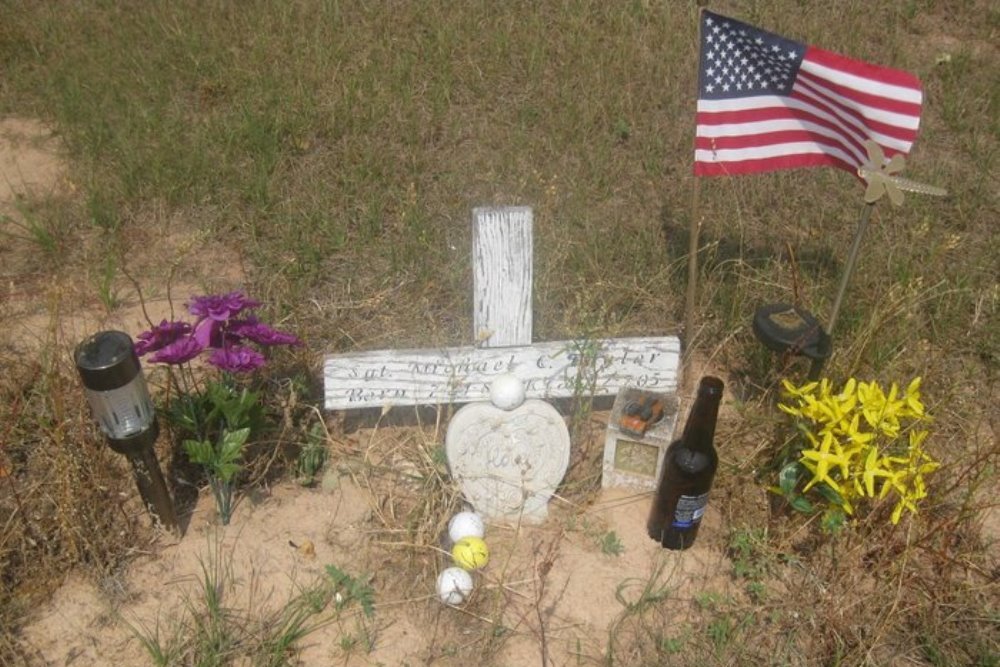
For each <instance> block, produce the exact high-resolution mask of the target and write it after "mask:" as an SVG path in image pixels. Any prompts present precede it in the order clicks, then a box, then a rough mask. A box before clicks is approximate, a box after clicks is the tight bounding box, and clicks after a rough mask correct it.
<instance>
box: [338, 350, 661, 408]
mask: <svg viewBox="0 0 1000 667" xmlns="http://www.w3.org/2000/svg"><path fill="white" fill-rule="evenodd" d="M594 345H595V354H594V359H593V361H594V363H593V364H592V366H591V372H592V373H593V376H592V377H593V379H594V388H593V394H594V395H595V396H611V395H614V394H616V393H617V392H618V390H619V389H621V388H622V387H625V386H626V385H628V386H633V387H646V388H649V389H653V390H656V391H660V392H672V391H676V388H677V368H678V365H679V359H680V344H679V342H678V340H677V339H676V338H672V337H663V338H618V339H607V340H601V341H594ZM577 347H578V346H574V344H573V343H572V342H569V341H556V342H546V343H535V344H534V345H526V346H519V347H503V348H475V347H454V348H445V349H438V350H388V351H379V352H355V353H350V354H342V355H330V356H328V357H327V358H326V364H325V368H324V373H325V377H326V408H327V409H328V410H343V409H349V408H364V407H372V406H381V405H421V404H424V405H426V404H431V405H433V404H443V403H466V402H470V401H487V400H489V395H490V391H489V390H490V383H491V382H492V380H493V379H494V378H496V377H499V376H501V375H503V374H505V373H510V374H513V375H515V376H517V377H518V378H519V379H520V380H521V381H522V382H523V383H524V388H525V395H526V397H527V398H561V397H567V396H572V395H573V393H574V390H575V387H576V378H577V374H578V371H579V368H580V361H581V359H580V356H581V355H580V354H579V352H578V350H577ZM584 361H585V362H586V361H587V360H584ZM590 377H591V376H590V375H588V374H587V373H585V374H584V376H583V378H581V381H584V382H585V381H587V380H588V379H589V378H590ZM588 393H589V391H588Z"/></svg>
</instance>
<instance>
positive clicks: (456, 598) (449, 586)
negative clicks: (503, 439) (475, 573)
mask: <svg viewBox="0 0 1000 667" xmlns="http://www.w3.org/2000/svg"><path fill="white" fill-rule="evenodd" d="M437 587H438V598H440V599H441V602H443V603H445V604H462V603H463V602H465V601H466V599H468V597H469V595H471V594H472V575H471V574H469V573H468V572H466V571H465V570H463V569H462V568H460V567H449V568H448V569H446V570H442V571H441V574H439V575H438V580H437Z"/></svg>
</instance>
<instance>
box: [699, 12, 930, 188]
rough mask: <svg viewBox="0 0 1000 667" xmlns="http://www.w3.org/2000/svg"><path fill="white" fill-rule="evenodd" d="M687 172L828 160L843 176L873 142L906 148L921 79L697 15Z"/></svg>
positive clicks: (916, 116)
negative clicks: (697, 52)
mask: <svg viewBox="0 0 1000 667" xmlns="http://www.w3.org/2000/svg"><path fill="white" fill-rule="evenodd" d="M700 53H701V55H700V66H699V73H698V113H697V117H696V121H697V130H696V133H695V156H694V173H695V175H696V176H720V175H727V174H748V173H754V172H761V171H772V170H775V169H794V168H797V167H812V166H818V165H832V166H836V167H841V168H843V169H847V170H849V171H852V172H856V170H857V168H858V167H859V166H861V165H862V164H864V163H865V162H867V158H866V152H865V149H864V146H863V143H864V141H865V140H867V139H872V140H874V141H875V142H876V143H878V144H879V145H880V146H882V148H883V150H884V152H885V154H886V157H892V156H893V155H894V154H896V153H903V154H906V153H908V152H909V150H910V147H911V146H912V145H913V140H914V139H915V138H916V135H917V127H918V126H919V124H920V107H921V102H922V100H923V93H922V90H921V86H920V80H919V79H917V77H915V76H914V75H912V74H909V73H908V72H903V71H900V70H895V69H889V68H887V67H880V66H878V65H872V64H870V63H866V62H862V61H860V60H853V59H851V58H847V57H845V56H842V55H840V54H838V53H833V52H831V51H825V50H823V49H819V48H816V47H814V46H807V45H805V44H800V43H798V42H795V41H792V40H790V39H786V38H784V37H780V36H778V35H774V34H772V33H769V32H765V31H763V30H761V29H759V28H755V27H753V26H750V25H747V24H745V23H741V22H740V21H736V20H733V19H731V18H728V17H725V16H720V15H719V14H713V13H712V12H709V11H703V12H702V14H701V52H700Z"/></svg>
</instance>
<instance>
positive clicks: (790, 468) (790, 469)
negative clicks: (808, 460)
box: [778, 461, 802, 498]
mask: <svg viewBox="0 0 1000 667" xmlns="http://www.w3.org/2000/svg"><path fill="white" fill-rule="evenodd" d="M801 475H802V464H800V463H799V462H798V461H792V462H791V463H789V464H788V465H786V466H785V467H784V468H782V469H781V472H779V473H778V487H779V488H780V489H781V493H782V494H784V495H785V497H788V498H790V497H791V496H792V494H793V493H795V487H796V485H798V483H799V477H800V476H801Z"/></svg>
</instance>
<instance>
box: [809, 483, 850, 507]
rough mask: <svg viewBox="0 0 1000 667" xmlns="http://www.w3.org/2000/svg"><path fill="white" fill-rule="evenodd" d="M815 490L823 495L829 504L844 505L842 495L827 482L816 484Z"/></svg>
mask: <svg viewBox="0 0 1000 667" xmlns="http://www.w3.org/2000/svg"><path fill="white" fill-rule="evenodd" d="M816 491H817V492H819V495H821V496H823V498H824V499H826V501H827V502H829V503H830V504H831V505H835V506H837V507H843V506H844V505H845V503H844V497H843V496H841V495H840V494H839V493H837V492H836V491H835V490H834V489H833V488H832V487H830V486H828V485H827V484H817V485H816Z"/></svg>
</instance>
